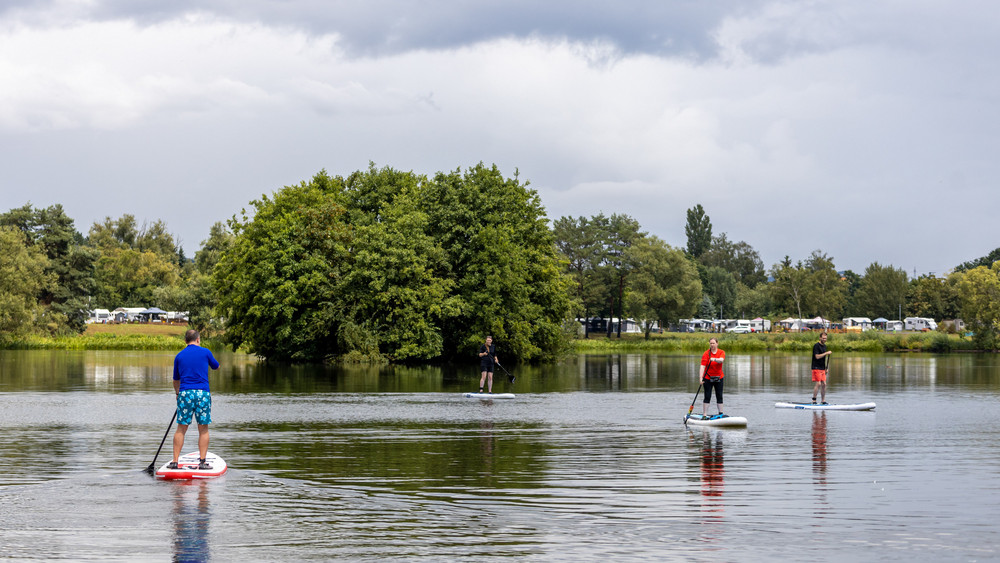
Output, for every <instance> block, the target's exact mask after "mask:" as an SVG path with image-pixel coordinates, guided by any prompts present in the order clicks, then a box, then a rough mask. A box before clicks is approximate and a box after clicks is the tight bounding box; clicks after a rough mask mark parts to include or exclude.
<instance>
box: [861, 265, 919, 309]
mask: <svg viewBox="0 0 1000 563" xmlns="http://www.w3.org/2000/svg"><path fill="white" fill-rule="evenodd" d="M907 288H908V283H907V279H906V271H904V270H903V269H902V268H894V267H893V266H891V265H889V266H883V265H881V264H879V263H878V262H872V263H871V264H869V265H868V267H867V268H865V274H864V277H862V278H861V281H860V283H859V285H858V290H857V292H856V293H855V295H854V303H855V307H856V309H855V310H854V312H855V313H856V314H858V315H860V316H865V317H870V318H873V319H874V318H878V317H885V318H887V319H892V318H895V317H896V316H897V314H898V311H899V308H900V305H902V304H905V303H906V292H907Z"/></svg>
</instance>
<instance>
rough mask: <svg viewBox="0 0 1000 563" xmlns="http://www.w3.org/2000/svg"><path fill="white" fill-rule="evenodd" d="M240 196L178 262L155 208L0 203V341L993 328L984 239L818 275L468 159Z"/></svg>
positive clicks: (325, 177)
mask: <svg viewBox="0 0 1000 563" xmlns="http://www.w3.org/2000/svg"><path fill="white" fill-rule="evenodd" d="M250 207H251V210H250V211H249V212H247V211H244V212H243V213H241V214H240V215H239V216H234V217H232V218H231V219H229V220H228V221H226V222H218V223H216V224H215V225H213V226H212V227H211V229H210V232H209V235H208V238H207V239H206V240H204V241H202V243H201V246H200V248H199V250H198V251H197V252H196V253H195V255H194V256H193V257H190V258H189V257H187V256H185V255H184V251H183V249H182V248H181V246H180V245H179V244H178V243H177V241H176V238H175V237H174V236H173V235H172V234H170V232H169V230H168V228H167V225H166V224H165V223H164V222H163V221H155V222H153V223H152V224H143V225H139V224H138V223H137V221H136V219H135V217H134V216H132V215H128V214H126V215H123V216H122V217H120V218H111V217H106V218H105V219H104V220H103V221H98V222H95V223H94V224H93V225H91V226H90V228H89V229H88V231H87V234H86V235H84V234H83V233H81V232H79V231H78V230H77V229H76V228H75V225H74V222H73V220H72V219H71V218H69V217H68V216H67V215H66V214H65V212H64V210H63V209H62V207H61V206H60V205H52V206H50V207H46V208H35V207H33V206H32V205H31V204H30V203H28V204H26V205H24V206H23V207H20V208H16V209H11V210H10V211H8V212H6V213H2V214H0V337H5V338H10V337H12V336H17V335H20V334H26V333H41V334H52V335H55V334H72V333H79V332H81V331H83V330H84V328H85V321H86V318H87V312H88V310H92V309H96V308H107V309H112V308H115V307H118V306H157V307H160V308H163V309H168V310H178V311H188V312H189V319H190V323H191V324H192V325H194V326H195V327H196V328H199V329H200V330H203V331H206V332H208V333H209V334H213V333H214V334H218V335H222V336H223V337H224V338H225V339H226V340H227V341H229V342H230V343H231V344H232V345H234V346H241V347H243V348H244V349H246V350H248V351H250V352H253V353H256V354H259V355H261V356H262V357H265V358H268V359H274V360H288V361H323V360H327V359H330V358H340V359H347V360H351V359H355V360H365V361H398V362H414V361H435V360H439V359H450V358H458V357H466V356H468V355H470V354H472V353H473V352H474V350H475V348H476V347H477V346H478V344H479V343H480V342H481V340H482V339H483V338H484V337H485V335H486V334H490V335H492V336H494V338H495V339H496V340H497V341H499V342H501V343H503V344H502V346H503V348H504V349H505V350H506V352H507V354H508V355H509V356H512V357H518V358H522V359H528V360H530V359H545V358H551V357H554V356H556V355H558V354H559V353H561V352H562V351H563V350H565V349H566V346H567V343H568V341H569V339H571V338H572V337H574V336H575V334H576V332H577V328H578V327H579V326H580V325H579V324H578V323H577V322H575V321H574V320H573V319H574V318H590V317H600V318H632V319H635V320H638V321H639V322H640V323H641V324H642V325H643V327H644V328H645V330H646V332H647V336H648V335H649V331H650V330H651V329H652V327H653V326H654V323H658V324H659V325H660V326H666V325H669V324H671V323H675V322H676V321H677V320H678V319H680V318H689V317H700V318H723V317H725V318H752V317H757V316H760V317H766V318H779V317H785V316H794V317H798V318H809V317H815V316H817V315H819V316H823V317H825V318H828V319H840V318H842V317H844V316H859V317H870V318H876V317H880V316H881V317H886V318H895V317H897V316H925V317H933V318H936V319H948V318H956V317H960V318H963V319H964V320H965V321H966V323H967V325H968V326H969V328H970V329H971V330H972V331H973V332H974V333H975V334H976V338H977V340H979V341H980V343H981V346H983V347H989V348H992V347H995V344H996V337H997V331H998V327H1000V324H998V321H1000V262H997V261H996V260H995V258H996V257H1000V249H997V250H996V251H994V252H993V253H991V254H990V255H988V256H985V257H983V258H981V259H978V260H973V261H970V262H966V263H964V264H961V265H959V266H957V267H956V268H955V270H954V271H953V272H952V273H950V274H948V275H947V276H946V277H943V278H938V277H934V276H920V277H918V278H915V279H910V278H908V276H907V274H906V272H905V271H904V270H902V269H901V268H897V267H894V266H892V265H883V264H880V263H878V262H873V263H872V264H871V265H869V266H868V267H867V268H866V269H865V271H864V272H863V273H861V274H856V273H854V272H851V271H850V270H846V271H838V270H837V268H836V266H835V264H834V260H833V258H832V257H830V256H828V255H827V254H826V253H824V252H822V251H821V250H816V251H814V252H813V253H812V254H810V255H809V256H807V257H805V258H802V259H797V260H792V259H791V258H790V257H788V256H786V257H784V259H782V260H781V261H779V262H778V263H776V264H773V265H771V266H770V267H765V265H764V263H763V261H762V260H761V258H760V255H759V253H758V252H757V251H756V250H755V249H754V248H753V247H752V246H751V245H750V244H749V243H747V242H746V241H734V240H731V239H730V237H729V235H728V234H727V233H718V234H716V233H714V232H713V229H712V222H711V219H710V217H709V215H708V213H707V212H706V211H705V209H704V208H703V207H702V206H701V205H700V204H698V205H695V206H694V207H693V208H691V209H688V210H687V211H686V223H685V234H686V237H687V241H686V243H687V244H686V246H684V247H683V248H681V247H675V246H671V245H670V244H668V243H667V242H665V241H663V240H661V239H659V238H658V237H656V236H654V235H650V234H649V233H648V232H646V231H644V230H643V229H642V226H641V225H640V224H639V223H638V221H636V220H635V219H634V218H632V217H630V216H628V215H625V214H612V215H605V214H603V213H600V214H597V215H594V216H591V217H582V216H581V217H561V218H559V219H556V220H555V221H553V222H552V223H551V226H550V223H549V219H548V218H547V216H546V214H545V210H544V207H543V206H542V203H541V200H540V199H539V197H538V194H537V192H535V191H534V190H533V189H530V188H529V187H528V184H527V183H526V182H522V181H521V180H520V179H519V178H518V175H517V174H516V173H515V175H514V177H513V178H508V177H504V176H503V175H502V174H501V173H500V171H499V170H498V169H497V168H496V167H495V166H492V167H490V166H485V165H483V164H479V165H476V166H473V167H471V168H468V169H466V170H464V171H463V170H455V171H452V172H439V173H436V174H434V175H432V176H427V175H419V174H415V173H413V172H402V171H398V170H394V169H392V168H388V167H385V168H376V167H375V165H374V164H372V165H370V166H369V168H368V169H367V170H360V171H356V172H354V173H352V174H349V175H347V176H331V175H329V174H327V173H326V172H325V171H321V172H320V173H318V174H316V175H315V176H314V177H313V178H311V179H309V180H308V181H303V182H301V183H300V184H298V185H292V186H286V187H284V188H282V189H280V190H278V191H276V192H275V193H273V194H270V195H263V196H262V197H261V198H259V199H257V200H254V201H252V202H250ZM678 215H679V219H680V218H681V217H683V215H681V214H680V213H678ZM619 330H620V325H619ZM470 350H471V351H473V352H470Z"/></svg>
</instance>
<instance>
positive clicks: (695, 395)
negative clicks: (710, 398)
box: [684, 379, 705, 426]
mask: <svg viewBox="0 0 1000 563" xmlns="http://www.w3.org/2000/svg"><path fill="white" fill-rule="evenodd" d="M704 383H705V380H704V379H702V380H701V382H699V383H698V390H697V391H695V392H694V399H691V406H690V407H689V408H688V413H687V416H685V417H684V426H687V423H688V419H689V418H691V411H693V410H694V402H695V401H697V400H698V395H701V386H702V385H704Z"/></svg>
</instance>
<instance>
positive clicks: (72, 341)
mask: <svg viewBox="0 0 1000 563" xmlns="http://www.w3.org/2000/svg"><path fill="white" fill-rule="evenodd" d="M201 343H202V346H205V347H206V348H208V349H210V350H213V351H218V350H224V349H226V346H225V345H224V344H222V343H221V342H217V341H214V340H212V339H205V338H203V339H202V341H201ZM184 346H185V344H184V335H183V334H181V335H166V334H107V333H99V334H79V335H74V336H37V335H26V336H17V337H7V338H5V337H0V350H147V351H151V352H156V351H172V352H177V351H180V350H181V349H183V348H184Z"/></svg>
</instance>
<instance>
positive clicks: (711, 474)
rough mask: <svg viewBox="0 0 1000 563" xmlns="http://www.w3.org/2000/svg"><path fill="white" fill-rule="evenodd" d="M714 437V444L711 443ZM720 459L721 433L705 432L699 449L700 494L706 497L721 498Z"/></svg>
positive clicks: (721, 468)
mask: <svg viewBox="0 0 1000 563" xmlns="http://www.w3.org/2000/svg"><path fill="white" fill-rule="evenodd" d="M712 434H715V436H714V439H715V441H714V443H713V441H712V439H713V436H712ZM724 465H725V464H724V463H723V459H722V432H705V437H704V442H703V443H702V448H701V494H702V495H704V496H706V497H721V496H722V485H723V477H724V474H725V467H724Z"/></svg>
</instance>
